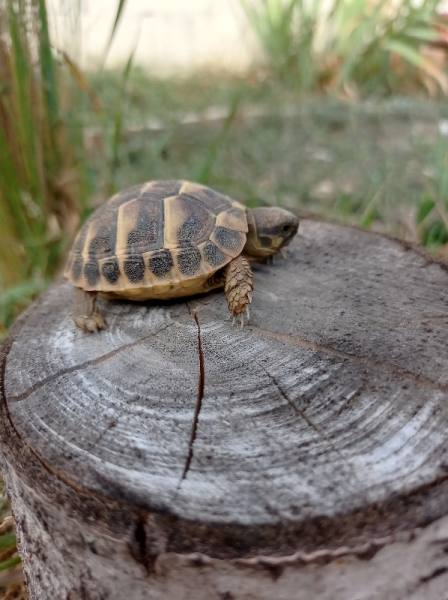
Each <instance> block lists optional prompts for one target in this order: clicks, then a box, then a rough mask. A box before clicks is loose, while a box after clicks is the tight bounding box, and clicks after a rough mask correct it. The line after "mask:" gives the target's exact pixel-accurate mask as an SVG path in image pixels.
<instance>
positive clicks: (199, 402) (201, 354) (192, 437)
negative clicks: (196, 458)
mask: <svg viewBox="0 0 448 600" xmlns="http://www.w3.org/2000/svg"><path fill="white" fill-rule="evenodd" d="M187 308H188V311H189V312H190V314H191V315H192V316H193V319H194V320H195V322H196V327H197V330H198V342H197V345H198V346H197V347H198V358H199V379H198V394H197V398H196V405H195V407H194V414H193V423H192V425H191V434H190V440H189V442H188V453H187V458H186V460H185V465H184V469H183V471H182V476H181V478H180V481H179V484H178V486H177V487H178V489H179V487H180V486H181V484H182V481H183V480H184V479H185V478H186V477H187V475H188V472H189V470H190V466H191V461H192V460H193V454H194V442H195V440H196V435H197V429H198V423H199V413H200V412H201V408H202V400H203V398H204V386H205V366H204V352H203V350H202V337H201V326H200V324H199V319H198V315H197V313H196V312H193V313H192V312H191V310H190V307H189V306H188V304H187Z"/></svg>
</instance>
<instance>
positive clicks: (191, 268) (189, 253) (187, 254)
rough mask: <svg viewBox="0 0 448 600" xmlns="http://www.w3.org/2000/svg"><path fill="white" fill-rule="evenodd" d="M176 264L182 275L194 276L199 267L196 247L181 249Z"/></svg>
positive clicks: (199, 256)
mask: <svg viewBox="0 0 448 600" xmlns="http://www.w3.org/2000/svg"><path fill="white" fill-rule="evenodd" d="M177 264H178V265H179V271H180V272H181V273H182V275H194V274H195V273H197V272H198V271H199V267H200V265H201V253H200V252H199V250H198V249H197V248H196V246H187V247H185V248H181V249H180V250H179V253H178V255H177Z"/></svg>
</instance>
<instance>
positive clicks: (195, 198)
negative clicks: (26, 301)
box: [64, 180, 299, 332]
mask: <svg viewBox="0 0 448 600" xmlns="http://www.w3.org/2000/svg"><path fill="white" fill-rule="evenodd" d="M298 224H299V221H298V219H297V217H296V216H295V215H293V214H292V213H290V212H288V211H287V210H284V209H282V208H273V207H272V208H271V207H261V208H251V209H249V208H246V207H245V206H243V205H242V204H240V203H239V202H237V201H236V200H233V199H231V198H229V197H227V196H225V195H223V194H221V193H219V192H216V191H215V190H213V189H211V188H209V187H206V186H203V185H199V184H197V183H192V182H189V181H174V180H173V181H171V180H166V181H149V182H146V183H142V184H140V185H136V186H133V187H130V188H128V189H125V190H123V191H121V192H119V193H118V194H116V195H115V196H113V197H112V198H110V199H109V200H108V201H107V202H106V203H105V204H103V205H102V206H100V207H99V208H98V209H97V210H96V211H95V212H94V213H93V214H92V215H91V216H90V218H89V219H88V220H87V221H86V222H85V224H84V225H83V227H82V228H81V229H80V231H79V233H78V235H77V237H76V239H75V241H74V243H73V247H72V249H71V251H70V253H69V256H68V261H67V265H66V268H65V272H64V274H65V276H66V278H67V279H68V280H69V281H70V282H71V283H72V284H73V285H74V286H75V287H76V288H79V292H78V296H77V299H76V303H75V314H74V321H75V323H76V325H77V326H78V327H80V328H81V329H83V330H84V331H86V332H95V331H98V330H100V329H104V328H105V327H106V321H105V319H104V318H103V316H102V315H101V313H100V312H99V310H98V308H97V303H96V298H97V294H98V293H100V294H101V295H102V296H106V297H108V298H123V299H129V300H140V301H143V300H149V299H170V298H177V297H182V296H190V295H192V294H198V293H201V292H205V291H208V290H211V289H213V288H217V287H224V290H225V294H226V297H227V303H228V307H229V310H230V313H231V314H232V315H233V317H234V320H235V318H236V319H238V320H239V321H240V322H241V325H243V323H244V314H245V313H246V314H247V317H248V316H249V308H248V307H249V304H250V302H251V301H252V290H253V275H252V270H251V267H250V262H251V261H252V260H264V259H267V258H268V257H270V256H272V255H274V254H275V253H277V252H279V251H280V250H281V249H282V248H283V247H284V246H286V244H288V243H289V241H290V240H291V239H292V238H293V236H294V235H295V234H296V232H297V229H298Z"/></svg>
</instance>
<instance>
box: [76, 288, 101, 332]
mask: <svg viewBox="0 0 448 600" xmlns="http://www.w3.org/2000/svg"><path fill="white" fill-rule="evenodd" d="M96 298H97V292H86V291H84V290H80V289H77V290H76V296H75V304H74V311H73V312H74V315H73V320H74V321H75V324H76V326H77V327H79V328H80V329H82V330H83V331H85V332H86V333H95V332H96V331H99V330H100V329H106V327H107V323H106V321H105V320H104V318H103V316H102V314H101V313H100V312H99V310H98V308H97V307H96Z"/></svg>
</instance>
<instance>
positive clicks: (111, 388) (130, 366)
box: [0, 221, 448, 600]
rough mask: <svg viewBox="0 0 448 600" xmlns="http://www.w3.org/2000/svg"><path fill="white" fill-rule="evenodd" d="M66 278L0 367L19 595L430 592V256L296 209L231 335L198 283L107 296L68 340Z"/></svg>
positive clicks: (437, 550) (443, 410) (433, 584)
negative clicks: (291, 234) (150, 293)
mask: <svg viewBox="0 0 448 600" xmlns="http://www.w3.org/2000/svg"><path fill="white" fill-rule="evenodd" d="M72 292H73V290H72V289H71V288H70V286H69V285H67V284H57V285H55V286H54V287H53V288H52V289H51V290H50V291H49V292H48V293H47V294H45V295H44V296H43V297H42V298H41V299H40V300H39V301H38V302H37V303H35V304H34V305H33V306H32V307H31V308H30V309H29V310H28V311H27V313H26V314H25V315H24V316H23V317H22V318H21V319H20V321H19V322H18V324H17V325H16V327H15V328H14V330H13V332H12V334H11V337H10V339H9V340H8V342H7V343H6V345H5V347H4V349H3V358H2V361H1V363H0V364H1V365H2V368H1V371H2V379H1V383H2V388H1V390H2V406H1V410H2V417H3V418H2V424H1V429H2V431H1V443H2V453H3V469H4V473H5V477H6V482H7V485H8V489H9V493H10V495H11V499H12V502H13V509H14V513H15V516H16V519H17V524H18V533H19V537H20V545H21V552H22V555H23V558H24V566H25V573H26V577H27V581H28V586H29V589H30V593H31V597H32V598H39V599H40V598H42V599H46V598H49V597H57V598H70V599H74V598H89V599H90V598H93V599H97V598H98V599H100V598H123V597H127V598H135V599H140V598H142V599H143V598H164V599H165V598H176V599H177V598H191V597H193V596H192V594H193V592H194V597H195V598H204V599H205V598H207V599H209V598H227V599H229V600H230V599H231V598H238V599H240V598H245V599H246V598H257V599H258V598H273V597H275V598H279V599H281V598H285V599H289V598H298V599H300V598H304V599H305V598H311V597H312V598H331V599H332V600H333V599H337V598H341V599H342V598H343V599H344V600H347V599H350V598H353V599H354V598H357V599H359V598H385V597H387V598H391V599H393V598H397V599H398V598H403V599H404V598H406V599H407V598H420V597H423V596H421V595H418V594H421V593H422V590H423V591H424V593H425V594H426V595H425V596H424V597H425V598H434V599H435V598H437V599H439V598H441V597H442V596H441V592H440V590H442V589H443V590H446V589H447V586H448V559H447V558H446V557H447V554H446V551H447V547H448V525H447V515H448V499H447V498H448V456H447V449H448V445H447V442H448V427H447V425H448V402H447V401H448V345H447V342H448V311H447V294H448V270H447V267H446V266H444V265H441V264H438V263H436V262H434V261H432V260H431V259H429V258H428V257H426V256H425V255H423V254H421V253H419V252H418V251H416V250H414V249H412V248H409V247H407V246H405V245H403V244H401V243H400V242H397V241H395V240H390V239H388V238H385V237H383V236H379V235H376V234H371V233H366V232H362V231H359V230H356V229H352V228H344V227H340V226H336V225H331V224H325V223H318V222H313V221H305V222H303V223H302V225H301V230H300V235H299V236H298V238H297V240H296V242H295V243H294V244H293V246H292V249H291V252H290V256H289V258H288V259H287V260H279V261H278V262H277V263H275V264H274V265H272V266H266V265H263V266H259V267H257V268H256V271H255V294H254V302H253V305H252V318H251V324H250V325H249V326H247V327H246V328H245V329H243V330H239V329H235V328H232V327H231V324H230V322H229V321H227V320H226V319H227V310H226V306H225V299H224V297H223V294H222V293H220V292H218V293H213V294H210V295H207V296H202V297H196V298H191V299H190V300H189V301H188V302H172V303H166V304H157V305H150V304H146V305H138V304H132V303H109V304H108V305H105V306H106V310H107V318H108V321H109V329H108V331H106V332H103V333H101V334H98V335H95V336H88V335H86V334H83V333H82V332H80V331H78V330H77V329H76V328H75V327H74V325H73V323H72V320H71V315H70V303H71V297H72ZM430 523H433V524H432V525H429V524H430ZM341 556H342V557H343V558H341ZM403 561H408V562H407V563H406V564H409V565H411V564H412V565H413V567H412V568H411V567H409V568H408V567H406V569H404V568H403V564H404V563H403ZM398 571H400V573H401V575H402V577H401V578H398V579H397V573H398Z"/></svg>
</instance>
